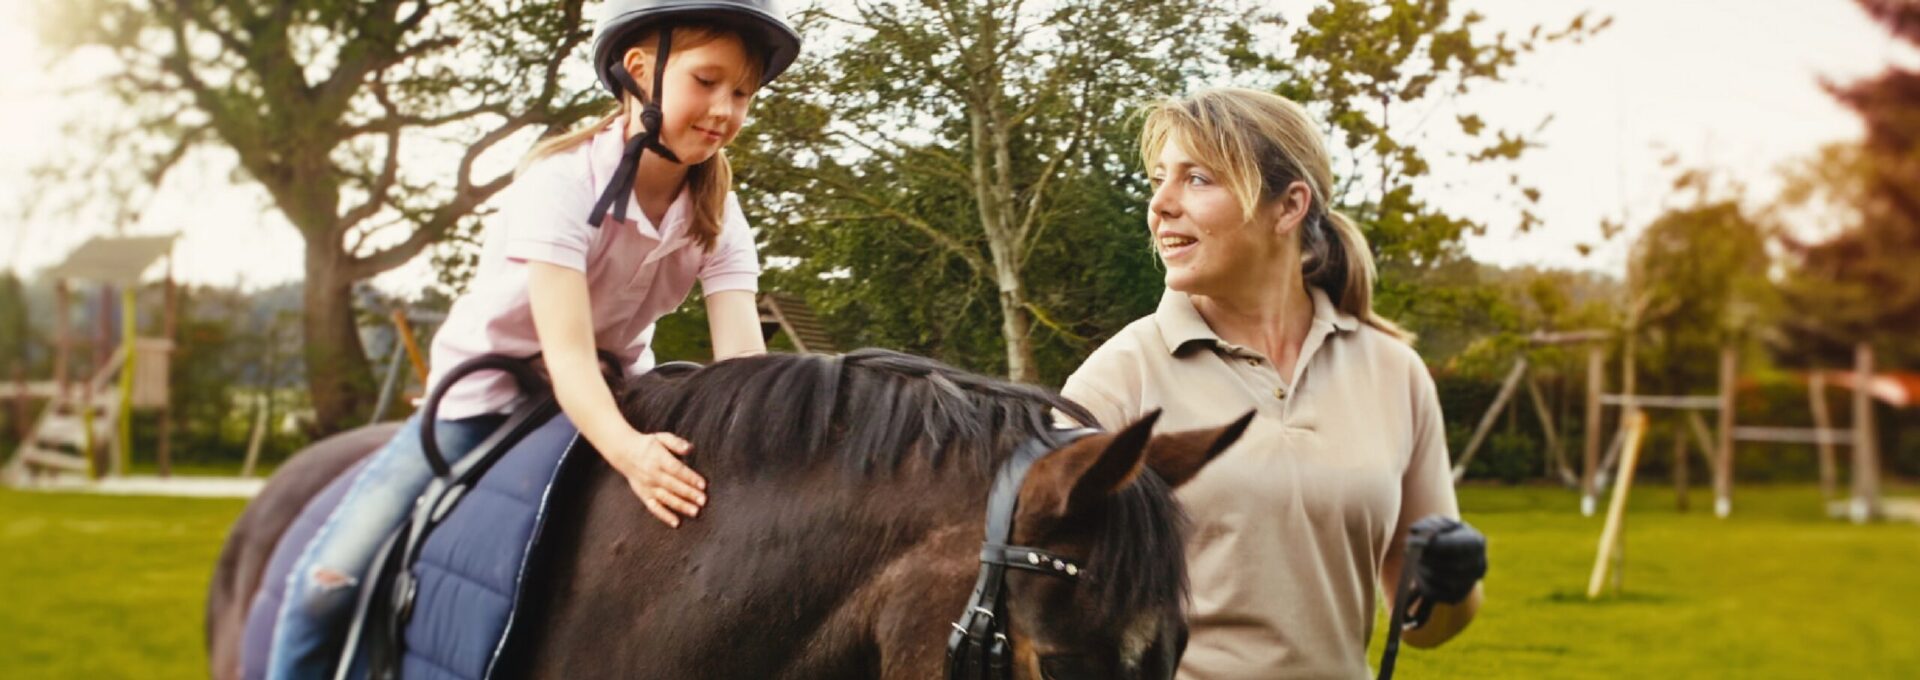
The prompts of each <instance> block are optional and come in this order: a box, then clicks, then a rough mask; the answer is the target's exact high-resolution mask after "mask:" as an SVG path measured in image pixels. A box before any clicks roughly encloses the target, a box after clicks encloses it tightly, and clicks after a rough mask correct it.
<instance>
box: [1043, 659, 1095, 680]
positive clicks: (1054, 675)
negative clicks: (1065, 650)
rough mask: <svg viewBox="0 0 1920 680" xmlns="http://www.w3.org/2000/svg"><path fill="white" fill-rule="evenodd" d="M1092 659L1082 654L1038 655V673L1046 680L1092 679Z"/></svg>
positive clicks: (1093, 673)
mask: <svg viewBox="0 0 1920 680" xmlns="http://www.w3.org/2000/svg"><path fill="white" fill-rule="evenodd" d="M1094 670H1095V669H1094V664H1093V659H1092V658H1090V657H1087V656H1086V655H1084V654H1055V655H1053V656H1043V657H1040V675H1041V676H1043V677H1045V678H1046V679H1047V680H1093V679H1094V678H1098V677H1100V675H1099V674H1097V673H1095V672H1094Z"/></svg>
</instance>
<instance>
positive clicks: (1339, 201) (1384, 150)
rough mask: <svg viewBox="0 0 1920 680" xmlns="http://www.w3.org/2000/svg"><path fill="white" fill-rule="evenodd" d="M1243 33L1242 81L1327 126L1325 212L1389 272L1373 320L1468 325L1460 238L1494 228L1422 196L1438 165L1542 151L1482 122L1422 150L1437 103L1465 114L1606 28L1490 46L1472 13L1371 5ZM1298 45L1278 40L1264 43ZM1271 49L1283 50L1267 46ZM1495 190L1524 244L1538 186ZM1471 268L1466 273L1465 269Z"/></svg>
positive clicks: (1545, 32) (1360, 3)
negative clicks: (1476, 101) (1250, 80)
mask: <svg viewBox="0 0 1920 680" xmlns="http://www.w3.org/2000/svg"><path fill="white" fill-rule="evenodd" d="M1257 19H1258V20H1257V21H1249V22H1242V23H1238V24H1235V25H1234V26H1233V27H1232V29H1231V32H1230V34H1229V39H1230V41H1231V47H1230V48H1229V49H1228V51H1227V53H1226V57H1227V62H1228V64H1229V66H1230V68H1231V70H1232V71H1234V72H1251V73H1256V74H1259V75H1258V76H1257V80H1258V81H1260V82H1263V83H1265V84H1266V86H1268V87H1270V88H1271V89H1272V90H1273V91H1274V92H1276V93H1278V94H1280V95H1281V96H1284V97H1287V98H1288V99H1292V100H1294V101H1298V102H1302V103H1303V104H1305V105H1306V106H1307V107H1308V108H1309V109H1312V110H1314V111H1315V113H1316V114H1318V115H1319V116H1320V117H1321V119H1322V120H1324V121H1326V123H1327V126H1328V129H1327V130H1326V134H1327V136H1328V138H1329V140H1330V142H1331V143H1332V145H1333V146H1334V149H1333V151H1334V154H1335V158H1336V165H1335V170H1336V172H1338V173H1339V174H1341V175H1342V177H1341V178H1340V179H1339V180H1338V181H1337V182H1336V184H1337V186H1336V187H1335V188H1334V190H1333V195H1332V196H1330V197H1329V198H1328V200H1329V202H1330V203H1332V204H1333V205H1334V206H1336V207H1337V208H1339V209H1341V210H1343V211H1344V212H1346V213H1347V214H1348V215H1350V216H1352V217H1353V218H1354V219H1355V220H1356V221H1357V222H1358V223H1359V225H1360V227H1361V230H1362V231H1363V232H1364V233H1365V234H1366V236H1367V240H1368V243H1369V245H1370V246H1371V247H1372V248H1373V252H1374V257H1375V260H1376V262H1377V263H1378V265H1379V267H1380V271H1381V277H1380V289H1379V291H1378V292H1377V293H1376V296H1375V302H1374V305H1375V308H1376V309H1377V310H1378V311H1379V312H1380V313H1381V315H1382V316H1385V317H1387V318H1392V319H1398V320H1400V321H1401V323H1403V324H1404V325H1406V326H1407V328H1408V329H1409V330H1413V331H1415V332H1416V333H1420V332H1424V331H1425V330H1427V329H1429V328H1431V329H1434V330H1439V331H1444V330H1446V329H1448V328H1450V327H1451V326H1453V325H1455V324H1456V323H1457V322H1458V319H1459V318H1460V316H1461V315H1463V314H1466V315H1474V314H1478V313H1479V312H1480V311H1481V310H1482V309H1483V308H1484V307H1485V305H1486V304H1487V302H1488V300H1487V299H1486V294H1485V291H1482V290H1478V289H1479V287H1480V286H1479V285H1478V282H1477V281H1476V280H1474V279H1472V278H1471V277H1468V278H1466V279H1462V278H1461V277H1460V276H1459V275H1458V274H1457V273H1454V270H1458V269H1460V268H1461V265H1463V264H1468V263H1467V262H1466V260H1467V258H1466V254H1465V251H1464V249H1463V247H1462V241H1461V239H1462V238H1463V237H1464V236H1465V235H1467V234H1481V233H1484V232H1485V230H1486V225H1487V221H1488V218H1489V217H1490V216H1487V215H1479V216H1465V215H1452V214H1448V213H1446V212H1444V211H1442V210H1440V209H1439V208H1437V207H1435V206H1434V205H1432V204H1431V203H1429V202H1428V201H1427V199H1426V198H1425V197H1424V196H1422V195H1421V193H1420V191H1419V188H1420V183H1421V182H1422V180H1423V179H1424V178H1427V177H1428V176H1429V175H1430V174H1431V173H1432V169H1433V165H1432V159H1434V158H1435V157H1437V156H1457V157H1460V158H1463V159H1464V160H1465V161H1466V162H1468V163H1470V164H1483V163H1503V162H1511V161H1513V160H1516V159H1518V158H1520V157H1521V156H1522V155H1523V154H1525V153H1526V151H1527V150H1528V149H1531V148H1533V147H1534V142H1533V141H1532V139H1531V136H1532V135H1533V134H1534V133H1537V132H1538V131H1539V130H1540V129H1543V128H1544V127H1545V125H1546V124H1547V122H1548V121H1542V122H1541V123H1540V124H1539V126H1537V127H1535V128H1534V129H1533V130H1532V131H1526V130H1509V129H1499V128H1497V127H1496V126H1495V125H1494V124H1492V123H1489V122H1488V121H1487V120H1486V119H1485V118H1483V117H1482V116H1481V115H1480V113H1479V112H1476V111H1470V110H1469V111H1461V112H1458V113H1456V114H1455V115H1454V117H1453V121H1452V122H1453V123H1454V124H1456V125H1458V127H1459V130H1460V132H1461V133H1463V134H1464V135H1465V136H1466V138H1467V139H1468V140H1470V141H1469V142H1468V143H1469V144H1470V145H1472V146H1471V148H1467V149H1455V148H1451V147H1449V146H1446V145H1441V144H1436V143H1434V142H1431V141H1426V140H1424V139H1423V132H1424V131H1425V124H1426V122H1427V121H1428V120H1429V118H1430V117H1431V116H1432V115H1433V114H1434V113H1435V109H1436V108H1437V106H1438V105H1439V104H1441V103H1446V102H1454V103H1457V101H1458V99H1457V98H1458V97H1459V96H1460V95H1464V94H1467V93H1468V92H1470V91H1472V90H1473V89H1474V88H1476V87H1480V86H1483V85H1489V84H1493V83H1497V82H1500V81H1501V80H1503V79H1504V78H1505V77H1506V74H1507V72H1508V70H1509V69H1511V68H1512V67H1514V66H1515V65H1516V64H1517V63H1518V62H1519V59H1520V57H1521V56H1522V55H1525V54H1528V53H1532V52H1535V51H1537V50H1539V49H1542V48H1543V47H1545V46H1547V45H1550V44H1554V43H1560V42H1572V43H1578V42H1581V41H1583V40H1585V39H1587V38H1589V37H1592V36H1593V35H1595V34H1597V33H1598V32H1600V31H1603V30H1605V29H1606V28H1607V27H1608V26H1610V25H1611V23H1612V20H1611V19H1609V18H1602V19H1598V20H1590V19H1589V17H1588V15H1587V14H1585V13H1580V14H1577V15H1575V16H1574V17H1573V18H1572V19H1570V20H1569V21H1568V22H1567V23H1566V24H1565V25H1564V26H1562V27H1560V28H1559V29H1556V30H1549V29H1547V28H1546V27H1543V26H1534V27H1532V28H1531V29H1530V30H1528V31H1527V32H1526V34H1525V35H1521V36H1513V35H1509V34H1507V33H1506V32H1495V33H1494V34H1493V35H1491V36H1489V35H1487V33H1488V29H1487V28H1486V27H1485V26H1484V25H1483V22H1484V21H1485V17H1484V16H1482V15H1481V14H1479V13H1478V12H1467V13H1465V14H1462V15H1456V14H1455V13H1454V12H1453V9H1452V3H1450V2H1448V1H1447V0H1413V1H1403V2H1392V3H1385V4H1381V3H1377V2H1369V1H1366V0H1333V1H1331V2H1325V3H1320V4H1318V5H1317V6H1316V7H1315V8H1314V9H1313V10H1311V11H1310V12H1308V13H1307V15H1306V17H1305V19H1304V21H1303V22H1301V24H1300V25H1299V26H1298V27H1292V26H1290V25H1289V23H1288V22H1287V21H1286V20H1285V18H1284V17H1282V16H1280V15H1277V14H1270V15H1264V16H1259V17H1257ZM1283 32H1285V33H1290V35H1288V37H1287V39H1285V40H1282V41H1275V40H1273V39H1271V38H1270V37H1269V36H1271V35H1272V34H1275V33H1283ZM1273 45H1277V47H1270V46H1273ZM1486 190H1487V191H1491V192H1501V193H1502V194H1503V195H1504V197H1505V198H1506V199H1507V201H1508V202H1509V203H1510V204H1511V205H1512V206H1513V208H1514V209H1515V210H1516V211H1517V213H1518V223H1517V225H1518V228H1519V230H1520V231H1522V232H1525V231H1529V230H1531V229H1534V228H1537V227H1539V226H1541V222H1540V218H1539V217H1538V216H1537V215H1535V214H1534V213H1533V212H1532V209H1531V207H1532V206H1533V205H1535V204H1537V203H1538V202H1539V201H1540V196H1541V192H1540V190H1539V189H1538V188H1536V187H1533V186H1530V185H1528V184H1527V183H1526V182H1524V181H1523V180H1522V178H1520V177H1519V176H1518V175H1517V174H1516V175H1509V182H1508V186H1506V187H1491V188H1487V189H1486ZM1467 268H1468V269H1472V267H1467Z"/></svg>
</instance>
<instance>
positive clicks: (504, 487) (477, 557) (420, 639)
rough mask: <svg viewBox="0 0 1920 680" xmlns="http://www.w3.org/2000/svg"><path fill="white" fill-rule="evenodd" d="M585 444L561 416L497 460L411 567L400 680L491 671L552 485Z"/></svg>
mask: <svg viewBox="0 0 1920 680" xmlns="http://www.w3.org/2000/svg"><path fill="white" fill-rule="evenodd" d="M577 440H578V431H577V430H575V429H574V427H573V422H572V421H569V420H567V417H566V416H565V415H564V414H562V415H556V416H554V418H553V419H552V420H549V421H547V423H546V424H545V425H542V426H540V428H539V429H537V430H534V431H533V432H532V433H530V434H528V435H527V437H526V438H525V439H522V440H521V441H520V443H519V444H516V445H514V448H513V450H512V451H511V452H509V453H508V454H507V455H506V457H504V458H502V459H500V462H498V463H496V464H494V466H493V469H492V470H490V471H488V472H487V474H486V476H484V477H481V478H480V482H479V483H478V484H475V485H474V487H473V489H472V490H470V491H468V492H467V494H466V499H465V500H463V501H462V502H461V503H460V505H459V506H458V507H455V508H454V509H453V512H452V513H451V514H449V515H448V516H447V518H446V520H444V521H443V522H441V523H440V525H439V527H437V528H435V529H434V530H433V533H432V534H430V535H429V536H428V537H427V540H426V543H425V544H423V545H422V546H421V549H420V559H419V561H417V562H416V563H415V564H414V566H413V573H414V577H415V578H417V579H419V595H418V596H417V597H416V599H415V600H414V605H413V616H412V619H410V620H409V621H408V622H407V630H406V636H405V638H406V645H407V646H406V651H405V654H404V656H403V657H402V658H401V665H400V668H401V673H402V677H404V678H406V679H407V680H456V679H463V680H480V679H482V678H488V677H491V676H492V675H493V672H494V668H495V667H496V666H497V665H498V663H499V661H500V652H501V650H502V649H503V648H504V647H505V645H506V641H507V635H508V634H509V633H510V632H512V626H513V615H514V612H515V610H516V608H517V607H516V606H517V605H518V603H519V602H518V601H519V596H520V592H521V590H522V587H523V585H524V583H523V577H524V576H525V575H526V573H527V567H528V566H529V565H530V564H531V563H532V557H533V555H532V552H533V550H532V549H533V546H534V543H535V542H536V541H537V540H538V539H539V538H540V530H541V529H542V528H543V527H544V526H545V524H546V518H547V505H548V501H549V500H550V499H551V498H552V495H553V493H552V492H553V488H554V482H555V480H557V479H558V478H559V476H560V470H561V468H562V466H563V465H564V464H565V462H566V461H567V459H568V454H569V453H570V452H571V451H572V450H573V449H574V448H575V443H576V441H577ZM581 448H585V447H584V445H582V446H581Z"/></svg>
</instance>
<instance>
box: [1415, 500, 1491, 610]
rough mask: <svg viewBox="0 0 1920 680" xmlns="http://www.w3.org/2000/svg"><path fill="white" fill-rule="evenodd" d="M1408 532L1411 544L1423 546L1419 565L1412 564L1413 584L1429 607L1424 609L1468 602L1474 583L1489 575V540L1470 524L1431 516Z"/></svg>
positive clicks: (1422, 519)
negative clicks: (1437, 605)
mask: <svg viewBox="0 0 1920 680" xmlns="http://www.w3.org/2000/svg"><path fill="white" fill-rule="evenodd" d="M1407 533H1408V535H1407V542H1408V544H1409V545H1412V544H1416V543H1417V544H1421V546H1422V550H1421V552H1420V559H1419V563H1418V564H1415V565H1413V570H1414V571H1413V583H1414V592H1415V593H1416V594H1417V596H1418V598H1419V599H1421V600H1423V601H1424V602H1422V604H1425V605H1427V607H1423V609H1426V608H1430V607H1431V606H1432V605H1433V604H1434V603H1441V604H1456V603H1458V602H1460V601H1461V600H1465V599H1467V595H1469V594H1471V593H1473V586H1474V584H1476V583H1479V582H1480V577H1482V576H1485V575H1487V537H1486V536H1484V535H1481V533H1480V532H1479V531H1478V530H1476V529H1474V528H1473V527H1472V526H1469V525H1467V523H1465V522H1462V521H1460V520H1457V519H1452V518H1450V517H1445V516H1441V515H1428V516H1426V517H1424V518H1421V519H1420V521H1418V522H1414V523H1413V527H1412V528H1411V529H1409V530H1408V532H1407ZM1421 618H1423V619H1424V618H1425V617H1421Z"/></svg>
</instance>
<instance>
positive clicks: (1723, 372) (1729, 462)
mask: <svg viewBox="0 0 1920 680" xmlns="http://www.w3.org/2000/svg"><path fill="white" fill-rule="evenodd" d="M1738 368H1739V356H1738V354H1737V353H1736V352H1735V351H1734V349H1733V345H1726V346H1723V347H1721V348H1720V446H1719V447H1718V450H1717V451H1715V453H1714V458H1713V515H1714V516H1715V517H1726V516H1727V515H1731V514H1733V423H1734V408H1735V406H1736V405H1737V404H1738V403H1739V401H1738V400H1737V399H1735V397H1737V396H1739V395H1738V392H1739V391H1740V385H1739V384H1738V383H1736V382H1735V380H1734V371H1735V370H1737V369H1738Z"/></svg>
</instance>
